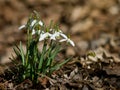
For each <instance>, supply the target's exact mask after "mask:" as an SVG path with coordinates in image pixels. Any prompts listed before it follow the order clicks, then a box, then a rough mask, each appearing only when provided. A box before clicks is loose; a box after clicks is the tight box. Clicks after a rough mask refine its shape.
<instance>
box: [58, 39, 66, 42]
mask: <svg viewBox="0 0 120 90" xmlns="http://www.w3.org/2000/svg"><path fill="white" fill-rule="evenodd" d="M64 41H67V39H61V40H60V41H59V42H64Z"/></svg>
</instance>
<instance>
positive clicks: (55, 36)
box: [50, 31, 62, 40]
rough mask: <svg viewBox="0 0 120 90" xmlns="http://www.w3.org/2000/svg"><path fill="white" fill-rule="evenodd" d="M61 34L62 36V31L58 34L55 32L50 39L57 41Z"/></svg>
mask: <svg viewBox="0 0 120 90" xmlns="http://www.w3.org/2000/svg"><path fill="white" fill-rule="evenodd" d="M61 34H62V31H58V32H56V31H55V33H54V34H52V36H51V37H50V39H51V40H56V38H57V37H59V36H60V35H61Z"/></svg>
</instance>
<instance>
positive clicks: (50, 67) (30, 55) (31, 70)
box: [14, 12, 75, 83]
mask: <svg viewBox="0 0 120 90" xmlns="http://www.w3.org/2000/svg"><path fill="white" fill-rule="evenodd" d="M19 30H26V32H27V45H26V51H24V50H23V47H22V43H21V42H20V45H19V46H16V47H15V48H14V51H15V53H16V55H17V57H19V59H20V60H21V64H20V65H19V66H18V67H17V68H18V70H19V71H20V72H19V75H18V78H19V80H20V81H22V80H25V79H30V80H32V81H33V82H35V83H37V82H38V77H39V76H40V75H42V76H43V77H44V75H47V76H50V75H51V74H52V73H53V71H55V70H58V69H59V68H60V67H61V66H62V65H64V64H65V63H67V62H68V61H69V60H70V59H71V58H67V59H66V60H64V61H62V62H60V63H58V62H55V57H56V56H57V54H58V53H60V51H61V49H62V45H63V44H62V43H63V42H64V43H66V44H71V45H72V46H75V44H74V42H73V41H72V40H71V39H70V38H69V37H68V36H66V35H65V34H64V33H63V32H62V30H60V29H59V27H58V25H55V24H54V25H53V23H52V22H51V23H50V25H49V26H46V25H45V24H44V23H43V21H42V20H41V19H40V17H39V14H38V13H37V12H34V13H32V14H31V15H30V17H29V19H28V21H27V23H26V24H25V25H22V26H20V27H19ZM39 43H43V46H42V51H40V50H39V49H38V47H39Z"/></svg>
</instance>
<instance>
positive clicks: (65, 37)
mask: <svg viewBox="0 0 120 90" xmlns="http://www.w3.org/2000/svg"><path fill="white" fill-rule="evenodd" d="M61 36H62V37H63V38H64V39H61V40H60V41H59V42H64V41H66V42H68V43H70V44H71V45H72V46H75V44H74V42H73V41H72V40H71V39H69V38H68V37H67V36H66V35H65V34H61Z"/></svg>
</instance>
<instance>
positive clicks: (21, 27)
mask: <svg viewBox="0 0 120 90" xmlns="http://www.w3.org/2000/svg"><path fill="white" fill-rule="evenodd" d="M25 27H26V25H22V26H20V27H19V28H18V29H19V30H21V29H23V28H25Z"/></svg>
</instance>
